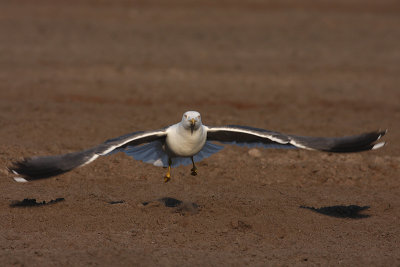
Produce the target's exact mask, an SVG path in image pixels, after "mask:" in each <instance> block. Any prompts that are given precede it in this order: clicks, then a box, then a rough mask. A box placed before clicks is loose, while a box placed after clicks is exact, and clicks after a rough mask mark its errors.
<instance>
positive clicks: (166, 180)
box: [164, 159, 172, 183]
mask: <svg viewBox="0 0 400 267" xmlns="http://www.w3.org/2000/svg"><path fill="white" fill-rule="evenodd" d="M171 164H172V161H171V159H168V171H167V174H166V175H165V176H164V183H167V182H169V180H171Z"/></svg>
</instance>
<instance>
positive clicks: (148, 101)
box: [0, 0, 400, 266]
mask: <svg viewBox="0 0 400 267" xmlns="http://www.w3.org/2000/svg"><path fill="white" fill-rule="evenodd" d="M399 26H400V5H399V4H398V1H392V2H391V1H348V0H346V1H344V0H343V1H334V2H333V1H301V4H300V3H299V1H295V0H293V1H261V0H259V1H258V0H251V1H211V0H208V1H194V0H189V1H184V0H181V1H178V0H174V1H163V0H152V1H126V0H125V1H124V0H120V1H111V0H110V1H106V0H103V1H95V0H92V1H90V0H85V1H65V2H63V1H44V0H40V1H6V0H3V1H1V2H0V166H1V169H0V178H1V179H0V218H1V220H0V247H1V250H0V264H1V265H2V266H6V265H16V266H60V265H74V266H88V265H100V266H107V265H108V266H110V265H120V266H122V265H125V266H127V265H135V266H136V265H138V266H146V265H147V266H148V265H165V266H193V265H195V266H204V265H208V266H220V265H231V266H235V265H236V266H243V265H253V266H257V265H258V266H265V265H274V266H277V265H278V266H287V265H331V266H337V265H343V266H365V265H375V266H383V265H386V266H389V265H390V266H398V265H400V244H399V240H400V227H399V221H400V218H399V217H400V207H399V205H400V194H399V189H400V181H399V178H400V175H399V174H400V173H399V172H400V171H399V168H400V155H399V149H400V145H399V142H398V140H399V139H400V127H399V120H400V75H399V74H400V46H399V44H400V32H399ZM186 110H197V111H199V112H201V113H202V117H203V122H204V123H205V124H207V125H222V124H242V125H250V126H255V127H259V128H265V129H270V130H275V131H280V132H284V133H292V134H298V135H314V136H336V135H338V136H340V135H350V134H358V133H361V132H364V131H369V130H376V129H379V128H382V129H385V128H388V129H389V132H388V134H387V136H386V137H385V140H386V141H388V145H387V146H385V147H384V148H383V149H380V150H378V151H371V152H365V153H357V154H328V153H318V152H311V151H299V150H290V151H288V150H262V149H258V150H250V149H247V148H241V147H235V146H231V147H226V148H225V149H224V150H223V151H221V152H219V153H217V154H215V155H213V156H212V157H210V158H208V159H206V160H204V161H202V162H201V163H199V164H198V167H199V175H198V176H196V177H193V176H191V175H190V166H189V167H179V168H176V169H173V173H172V175H173V177H172V180H171V182H169V183H167V184H164V183H163V176H164V172H165V170H164V169H162V168H157V167H154V166H152V165H149V164H144V163H142V162H137V161H135V160H132V159H131V158H129V157H127V156H125V155H123V154H117V155H113V156H110V157H103V158H100V159H98V160H97V161H95V162H93V163H92V164H90V165H88V166H85V167H84V168H80V169H77V170H75V171H72V172H70V173H67V174H64V175H61V176H59V177H56V178H52V179H47V180H42V181H38V182H32V183H27V184H20V183H16V182H14V181H13V180H12V175H10V174H9V173H8V172H7V170H6V166H8V165H9V164H10V163H11V162H12V161H13V160H18V159H21V158H22V157H26V156H33V155H48V154H60V153H67V152H71V151H76V150H81V149H85V148H88V147H90V146H92V145H96V144H98V143H101V142H103V141H104V140H106V139H108V138H111V137H116V136H119V135H122V134H125V133H129V132H133V131H137V130H147V129H156V128H160V127H163V126H166V125H169V124H172V123H176V122H177V121H179V120H180V119H181V116H182V114H183V112H184V111H186ZM167 197H169V198H174V199H177V200H180V201H183V202H182V203H181V204H180V205H179V206H178V207H167V206H165V205H164V203H163V202H160V201H157V200H158V199H161V198H167ZM57 198H64V200H63V201H59V202H56V203H51V204H48V205H39V206H30V207H16V206H15V204H16V203H18V201H23V200H24V199H36V201H37V202H42V201H46V203H48V202H50V201H51V200H55V199H57ZM143 202H146V203H147V202H148V204H147V205H143V204H142V203H143ZM168 203H170V202H168ZM172 204H174V203H172ZM301 207H309V208H312V207H314V208H315V209H316V210H310V209H305V208H301ZM318 209H319V210H318ZM358 209H360V210H361V209H363V210H362V211H361V212H360V213H356V211H357V210H358ZM318 211H319V212H318Z"/></svg>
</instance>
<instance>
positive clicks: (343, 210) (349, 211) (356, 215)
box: [300, 205, 371, 219]
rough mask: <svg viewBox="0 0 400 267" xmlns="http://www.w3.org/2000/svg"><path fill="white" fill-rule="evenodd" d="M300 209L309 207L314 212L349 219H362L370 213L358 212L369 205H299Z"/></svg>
mask: <svg viewBox="0 0 400 267" xmlns="http://www.w3.org/2000/svg"><path fill="white" fill-rule="evenodd" d="M300 208H302V209H309V210H312V211H314V212H317V213H320V214H323V215H327V216H331V217H336V218H349V219H364V218H369V217H371V215H368V214H360V212H362V211H364V210H367V209H369V208H370V207H369V206H358V205H348V206H344V205H338V206H326V207H321V208H314V207H307V206H300Z"/></svg>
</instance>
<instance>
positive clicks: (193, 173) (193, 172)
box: [190, 157, 197, 176]
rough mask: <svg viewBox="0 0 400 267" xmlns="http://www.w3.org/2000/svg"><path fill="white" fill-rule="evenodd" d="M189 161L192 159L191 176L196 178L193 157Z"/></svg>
mask: <svg viewBox="0 0 400 267" xmlns="http://www.w3.org/2000/svg"><path fill="white" fill-rule="evenodd" d="M191 159H192V163H193V168H192V169H191V173H190V174H191V175H193V176H196V175H197V167H196V165H194V160H193V157H191Z"/></svg>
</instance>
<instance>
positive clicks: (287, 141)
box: [207, 125, 386, 153]
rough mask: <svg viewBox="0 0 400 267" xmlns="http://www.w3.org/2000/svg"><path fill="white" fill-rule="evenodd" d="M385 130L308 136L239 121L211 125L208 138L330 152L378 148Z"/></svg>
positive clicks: (242, 143)
mask: <svg viewBox="0 0 400 267" xmlns="http://www.w3.org/2000/svg"><path fill="white" fill-rule="evenodd" d="M385 133H386V131H374V132H369V133H364V134H360V135H354V136H346V137H309V136H296V135H286V134H282V133H278V132H272V131H268V130H264V129H258V128H252V127H247V126H240V125H228V126H224V127H208V128H207V140H209V141H219V142H222V143H233V144H238V145H246V146H263V147H271V148H303V149H309V150H320V151H327V152H338V153H344V152H359V151H364V150H371V149H377V148H380V147H382V146H383V145H384V144H385V143H384V142H381V143H375V142H376V141H377V140H379V139H380V138H381V137H382V136H384V135H385Z"/></svg>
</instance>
